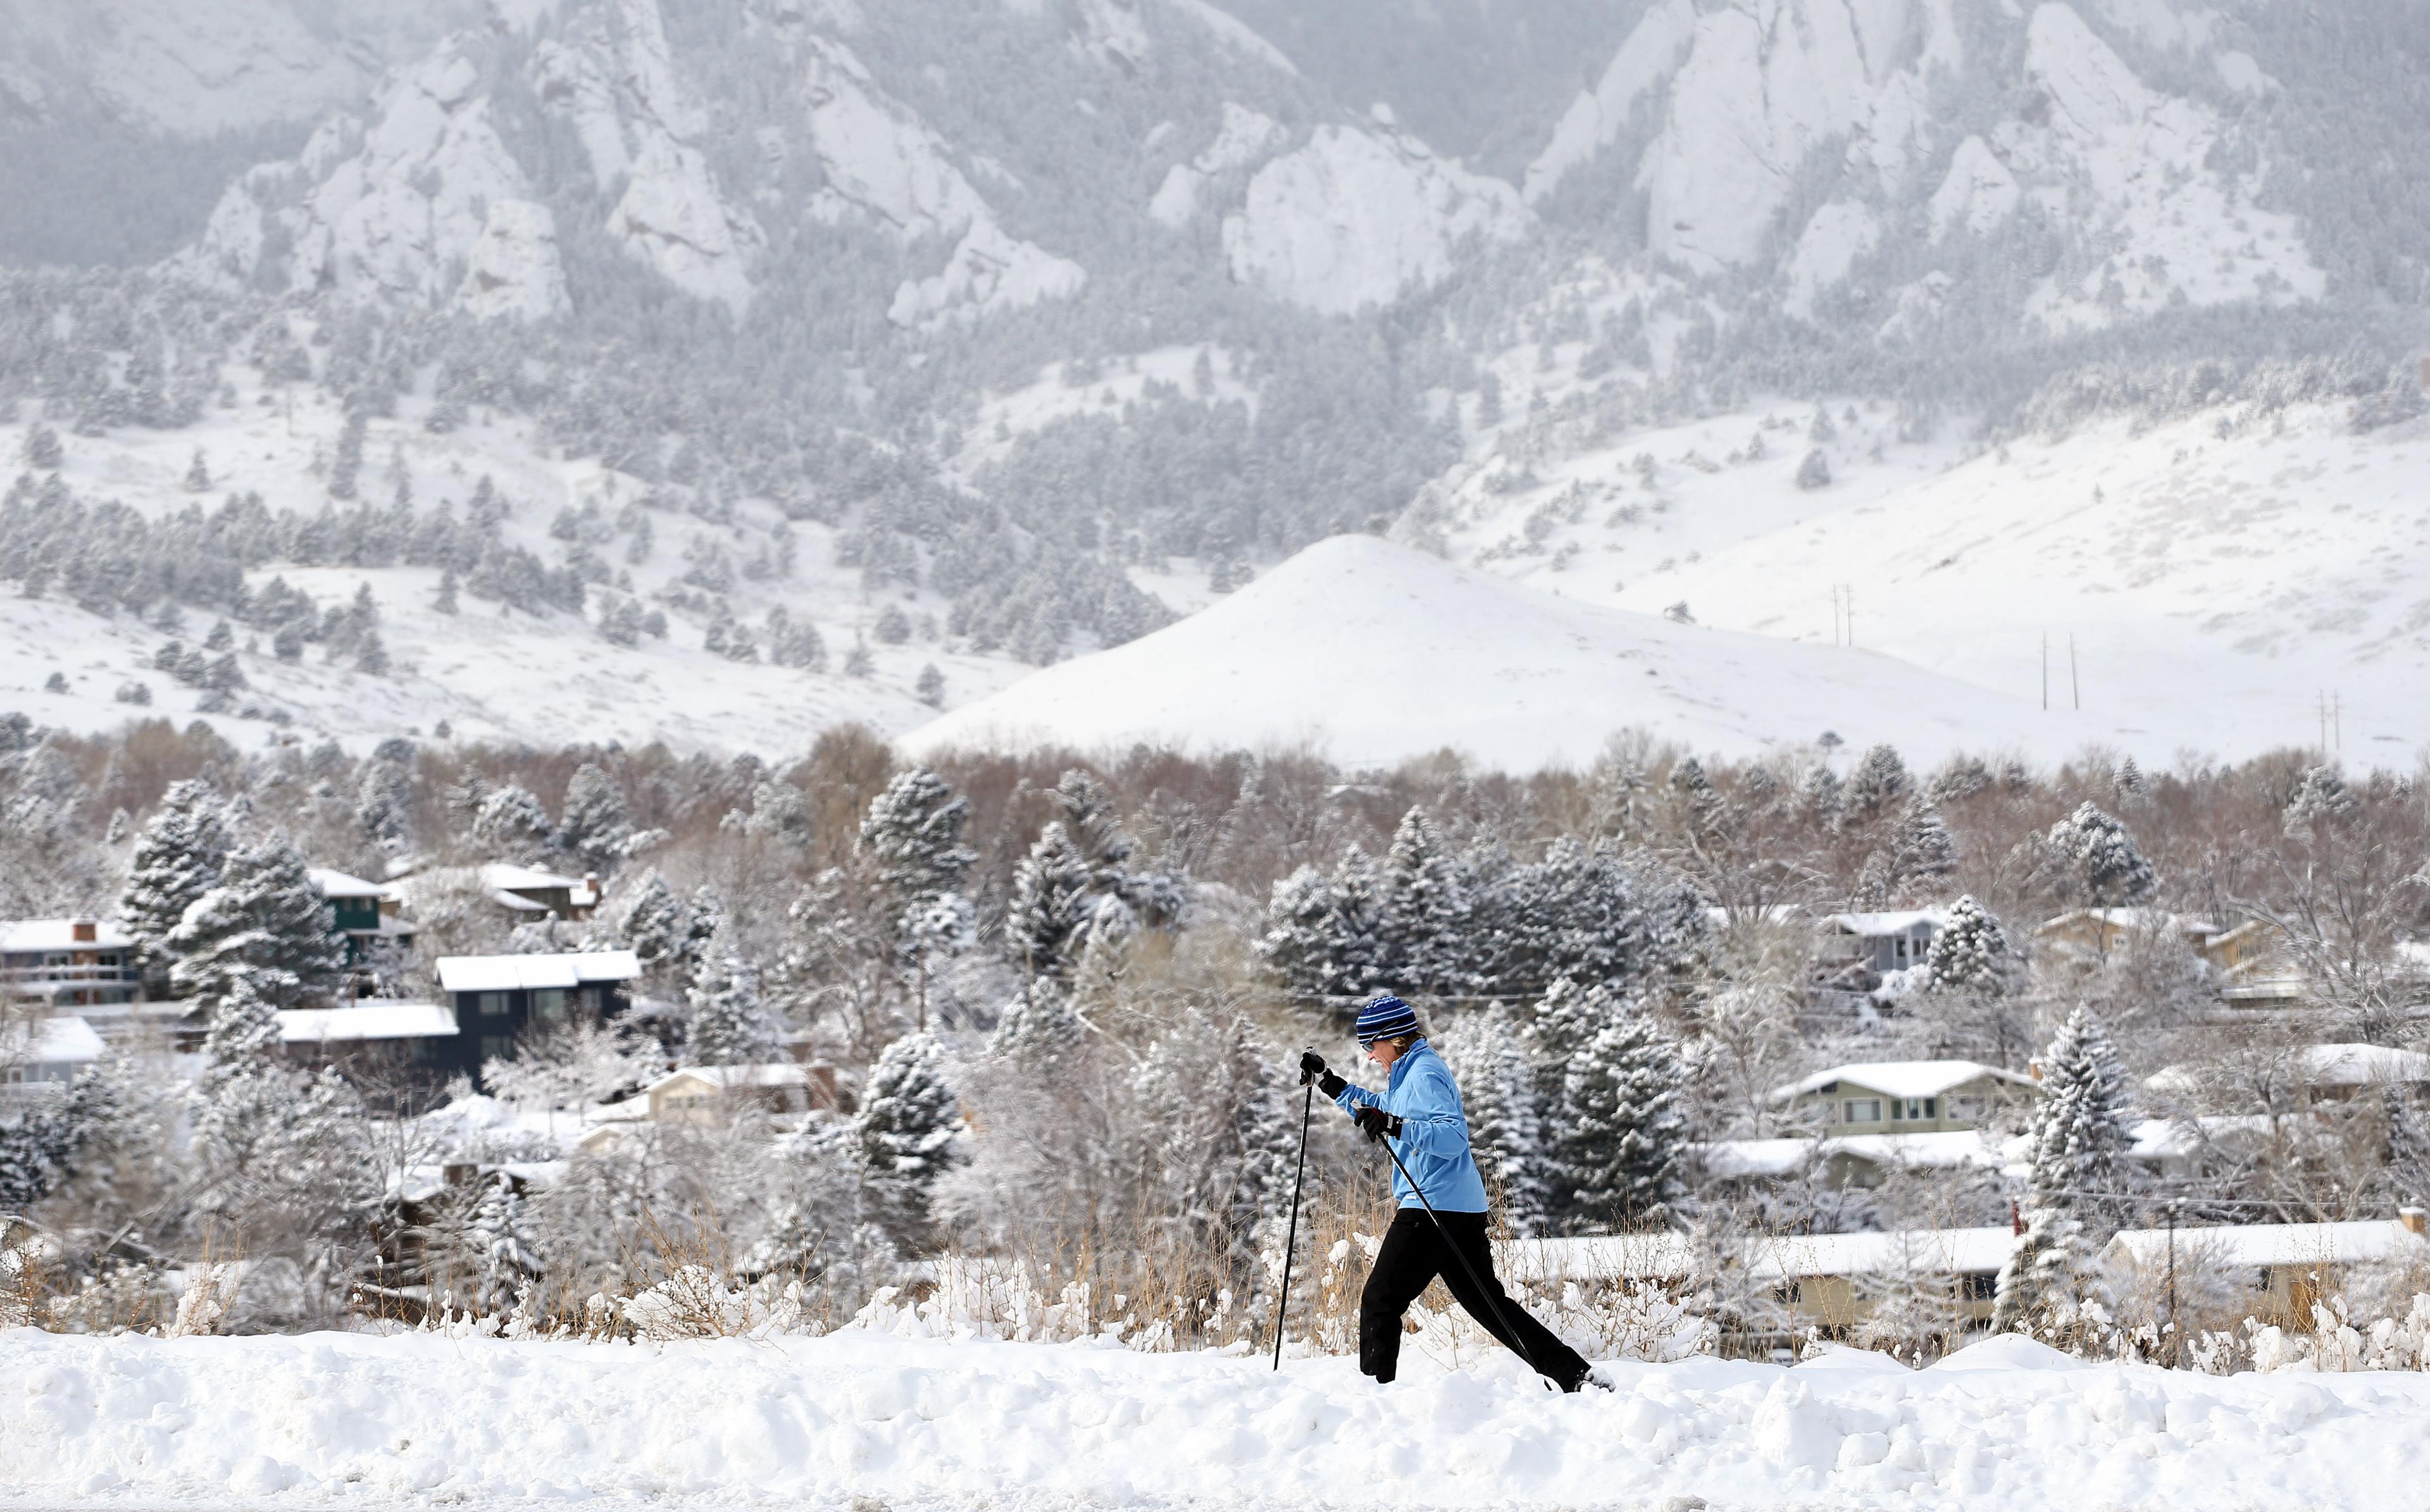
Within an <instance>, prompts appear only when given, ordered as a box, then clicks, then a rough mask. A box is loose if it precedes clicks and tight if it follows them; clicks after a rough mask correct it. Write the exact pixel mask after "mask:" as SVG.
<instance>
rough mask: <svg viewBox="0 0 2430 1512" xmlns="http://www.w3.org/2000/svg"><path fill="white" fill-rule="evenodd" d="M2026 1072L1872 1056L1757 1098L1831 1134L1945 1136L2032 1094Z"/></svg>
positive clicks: (1978, 1125) (1975, 1126)
mask: <svg viewBox="0 0 2430 1512" xmlns="http://www.w3.org/2000/svg"><path fill="white" fill-rule="evenodd" d="M2040 1088H2041V1084H2040V1083H2039V1082H2037V1081H2035V1080H2034V1079H2033V1078H2032V1077H2031V1076H2026V1075H2023V1074H2021V1073H2020V1072H2012V1071H2002V1070H2001V1069H2000V1068H1998V1067H1997V1066H1985V1065H1981V1064H1978V1063H1977V1062H1974V1061H1971V1060H1873V1061H1859V1062H1856V1063H1854V1064H1851V1065H1846V1066H1834V1067H1832V1068H1831V1069H1830V1070H1828V1071H1819V1072H1815V1073H1814V1074H1813V1075H1811V1076H1808V1077H1806V1079H1805V1080H1803V1081H1796V1082H1790V1083H1789V1085H1787V1086H1785V1087H1775V1088H1773V1089H1772V1091H1771V1092H1770V1093H1769V1094H1767V1096H1766V1097H1765V1099H1764V1101H1765V1102H1767V1103H1769V1104H1771V1105H1773V1107H1777V1108H1786V1109H1788V1110H1789V1112H1790V1113H1792V1114H1793V1115H1794V1116H1795V1117H1796V1120H1797V1122H1800V1123H1804V1124H1806V1125H1808V1126H1811V1127H1814V1128H1818V1129H1824V1130H1828V1131H1829V1132H1830V1133H1831V1134H1833V1135H1835V1136H1838V1135H1850V1134H1947V1133H1954V1132H1956V1131H1959V1130H1964V1129H1978V1128H1981V1127H1982V1126H1983V1125H1984V1124H1985V1122H1988V1121H1989V1119H1990V1118H1991V1116H1992V1114H1993V1113H1994V1112H1996V1111H1997V1110H1998V1109H2000V1108H2001V1107H2003V1106H2005V1105H2008V1104H2011V1103H2017V1102H2021V1101H2022V1100H2024V1099H2026V1098H2029V1097H2032V1096H2034V1095H2035V1094H2036V1093H2038V1092H2039V1090H2040Z"/></svg>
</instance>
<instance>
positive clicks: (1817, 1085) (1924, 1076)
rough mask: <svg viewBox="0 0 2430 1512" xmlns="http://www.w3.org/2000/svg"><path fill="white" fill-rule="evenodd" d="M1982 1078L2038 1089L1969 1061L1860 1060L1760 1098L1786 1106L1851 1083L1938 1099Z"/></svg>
mask: <svg viewBox="0 0 2430 1512" xmlns="http://www.w3.org/2000/svg"><path fill="white" fill-rule="evenodd" d="M1986 1078H1989V1079H1990V1080H1992V1081H2000V1082H2007V1083H2010V1084H2011V1085H2014V1086H2017V1087H2034V1086H2038V1085H2039V1083H2037V1082H2036V1081H2035V1080H2034V1079H2033V1078H2032V1077H2030V1076H2025V1075H2021V1074H2019V1073H2018V1072H2012V1071H2002V1070H2001V1069H2000V1068H1999V1067H1997V1066H1986V1065H1983V1064H1981V1063H1980V1062H1977V1061H1972V1060H1863V1061H1852V1062H1850V1063H1849V1064H1847V1065H1844V1066H1834V1067H1832V1068H1831V1069H1830V1070H1828V1071H1818V1072H1815V1073H1814V1074H1813V1075H1811V1076H1808V1077H1806V1079H1805V1080H1804V1081H1797V1082H1790V1083H1789V1085H1787V1086H1786V1087H1775V1088H1773V1089H1772V1090H1771V1091H1770V1092H1767V1093H1766V1094H1764V1101H1765V1102H1767V1103H1786V1102H1788V1101H1789V1099H1790V1098H1792V1097H1804V1096H1805V1095H1806V1094H1807V1093H1808V1092H1819V1091H1821V1090H1822V1088H1826V1087H1829V1086H1832V1085H1833V1084H1835V1083H1838V1082H1855V1083H1856V1085H1857V1086H1859V1087H1862V1088H1865V1089H1866V1090H1867V1091H1872V1092H1880V1093H1882V1094H1883V1095H1884V1096H1887V1097H1939V1095H1940V1094H1941V1093H1943V1092H1945V1091H1948V1090H1949V1089H1950V1088H1953V1087H1963V1086H1965V1085H1966V1084H1967V1083H1968V1082H1972V1081H1981V1080H1984V1079H1986Z"/></svg>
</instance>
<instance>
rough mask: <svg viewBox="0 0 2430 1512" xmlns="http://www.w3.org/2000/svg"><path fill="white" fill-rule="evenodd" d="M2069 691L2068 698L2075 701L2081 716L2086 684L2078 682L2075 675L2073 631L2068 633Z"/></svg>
mask: <svg viewBox="0 0 2430 1512" xmlns="http://www.w3.org/2000/svg"><path fill="white" fill-rule="evenodd" d="M2067 691H2068V696H2069V697H2070V698H2071V699H2072V700H2073V701H2074V704H2075V709H2076V712H2077V713H2079V714H2080V713H2082V712H2084V684H2082V683H2081V682H2078V681H2077V680H2076V675H2075V633H2074V632H2073V631H2070V632H2068V637H2067Z"/></svg>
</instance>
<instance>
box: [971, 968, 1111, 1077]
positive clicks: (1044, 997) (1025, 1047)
mask: <svg viewBox="0 0 2430 1512" xmlns="http://www.w3.org/2000/svg"><path fill="white" fill-rule="evenodd" d="M1087 1032H1088V1031H1087V1026H1086V1025H1084V1024H1083V1023H1082V1022H1081V1021H1080V1016H1079V1014H1078V1013H1076V1012H1074V1010H1073V1007H1072V998H1071V994H1070V993H1068V992H1066V991H1064V990H1063V989H1062V988H1061V987H1059V986H1057V984H1056V981H1055V979H1054V978H1053V977H1051V976H1033V977H1030V978H1029V979H1028V980H1026V981H1024V983H1022V985H1021V986H1020V988H1019V989H1016V990H1015V991H1014V993H1013V995H1012V1001H1011V1002H1009V1003H1007V1004H1006V1005H1005V1006H1004V1011H1003V1012H1002V1013H1001V1014H999V1015H997V1017H996V1022H995V1036H994V1038H992V1039H990V1041H989V1042H988V1049H989V1052H990V1054H992V1055H1001V1056H1003V1057H1004V1058H1006V1059H1007V1060H1010V1061H1013V1062H1014V1063H1016V1064H1018V1065H1020V1066H1022V1067H1023V1068H1024V1069H1025V1070H1027V1071H1029V1072H1032V1073H1042V1072H1051V1071H1052V1070H1053V1069H1054V1068H1055V1067H1056V1066H1057V1064H1059V1063H1060V1062H1061V1061H1062V1060H1063V1058H1064V1057H1065V1056H1066V1055H1069V1054H1070V1053H1071V1051H1072V1049H1073V1047H1074V1046H1075V1045H1077V1044H1078V1043H1079V1042H1080V1040H1081V1038H1082V1037H1083V1036H1084V1035H1085V1034H1086V1033H1087Z"/></svg>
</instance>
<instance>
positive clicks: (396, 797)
mask: <svg viewBox="0 0 2430 1512" xmlns="http://www.w3.org/2000/svg"><path fill="white" fill-rule="evenodd" d="M355 824H356V826H357V827H358V828H359V829H360V830H361V831H362V834H363V838H364V839H367V840H369V841H371V842H372V843H373V844H374V845H376V846H378V847H380V848H381V849H383V850H388V851H404V850H408V849H410V848H411V847H412V844H413V774H412V773H410V772H408V771H407V770H406V766H405V763H404V762H402V761H398V760H395V759H393V758H388V757H377V756H375V757H374V758H373V759H372V760H369V761H366V762H364V763H363V775H362V781H361V783H360V784H359V785H358V787H357V789H356V790H355Z"/></svg>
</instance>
